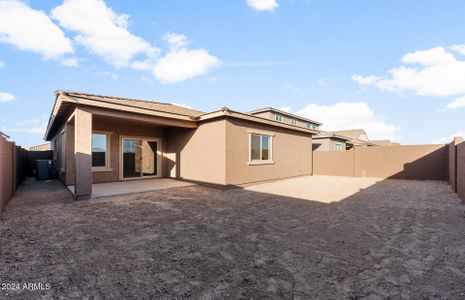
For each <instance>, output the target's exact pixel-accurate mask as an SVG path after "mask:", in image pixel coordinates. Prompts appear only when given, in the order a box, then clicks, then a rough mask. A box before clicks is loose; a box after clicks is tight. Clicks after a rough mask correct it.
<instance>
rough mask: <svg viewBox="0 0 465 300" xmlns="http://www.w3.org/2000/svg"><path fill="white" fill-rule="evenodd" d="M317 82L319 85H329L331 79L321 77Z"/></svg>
mask: <svg viewBox="0 0 465 300" xmlns="http://www.w3.org/2000/svg"><path fill="white" fill-rule="evenodd" d="M316 84H318V85H319V86H327V85H329V79H328V78H320V79H318V81H317V82H316Z"/></svg>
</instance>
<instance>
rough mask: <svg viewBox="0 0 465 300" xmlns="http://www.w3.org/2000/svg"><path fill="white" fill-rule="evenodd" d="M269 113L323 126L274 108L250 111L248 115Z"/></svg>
mask: <svg viewBox="0 0 465 300" xmlns="http://www.w3.org/2000/svg"><path fill="white" fill-rule="evenodd" d="M267 111H271V112H276V113H279V114H281V115H284V116H288V117H291V118H294V119H298V120H301V121H304V122H309V123H313V124H316V125H318V126H321V125H323V124H322V123H320V122H317V121H314V120H310V119H307V118H304V117H301V116H298V115H295V114H291V113H288V112H286V111H283V110H280V109H277V108H274V107H264V108H260V109H256V110H252V111H249V112H248V113H249V114H251V115H255V114H259V113H262V112H267Z"/></svg>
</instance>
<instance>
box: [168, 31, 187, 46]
mask: <svg viewBox="0 0 465 300" xmlns="http://www.w3.org/2000/svg"><path fill="white" fill-rule="evenodd" d="M163 39H164V40H165V41H167V42H168V43H169V44H170V46H171V48H172V49H179V48H185V47H186V46H187V45H188V44H189V40H188V39H187V38H186V36H185V35H184V34H176V33H167V34H165V36H164V37H163Z"/></svg>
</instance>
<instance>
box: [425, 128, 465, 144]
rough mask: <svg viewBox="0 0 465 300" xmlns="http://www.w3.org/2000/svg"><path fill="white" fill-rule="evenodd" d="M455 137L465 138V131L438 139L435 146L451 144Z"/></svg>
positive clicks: (434, 142)
mask: <svg viewBox="0 0 465 300" xmlns="http://www.w3.org/2000/svg"><path fill="white" fill-rule="evenodd" d="M454 137H465V130H464V131H458V132H456V133H455V134H452V135H449V136H446V137H442V138H439V139H436V140H434V141H433V144H448V143H451V142H452V141H453V140H454Z"/></svg>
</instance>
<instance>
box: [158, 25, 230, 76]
mask: <svg viewBox="0 0 465 300" xmlns="http://www.w3.org/2000/svg"><path fill="white" fill-rule="evenodd" d="M164 39H165V40H167V41H168V43H170V51H169V52H168V53H167V54H166V55H165V56H163V57H162V58H160V59H159V60H158V61H157V62H156V64H155V66H154V67H153V75H154V76H155V78H157V79H158V80H160V81H161V82H163V83H175V82H180V81H184V80H187V79H190V78H193V77H195V76H199V75H203V74H205V73H207V71H208V70H210V69H211V68H213V67H216V66H219V65H220V63H221V62H220V60H219V59H218V58H216V57H215V56H212V55H210V54H209V53H208V52H207V51H206V50H204V49H194V50H190V49H187V48H186V47H187V44H188V41H187V39H186V38H185V36H184V35H176V34H168V35H166V36H165V37H164Z"/></svg>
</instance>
